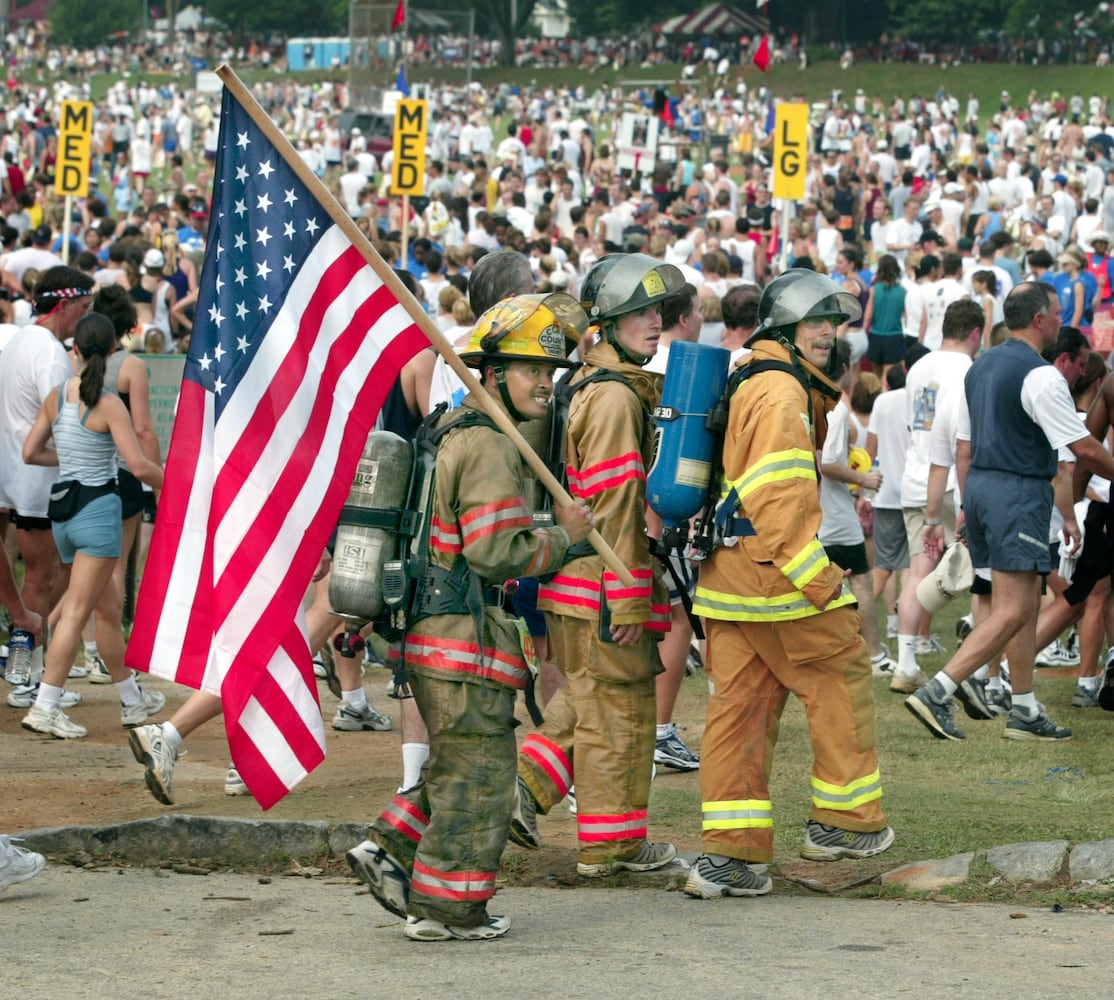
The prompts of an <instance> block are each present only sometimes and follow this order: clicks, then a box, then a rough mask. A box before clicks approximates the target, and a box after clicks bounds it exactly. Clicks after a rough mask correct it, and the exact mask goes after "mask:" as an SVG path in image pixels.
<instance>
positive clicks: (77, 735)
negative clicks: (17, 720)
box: [22, 705, 89, 740]
mask: <svg viewBox="0 0 1114 1000" xmlns="http://www.w3.org/2000/svg"><path fill="white" fill-rule="evenodd" d="M22 725H23V728H24V729H30V730H31V731H32V732H35V733H45V734H46V735H47V736H53V737H54V738H55V739H59V740H79V739H81V738H82V737H83V736H88V735H89V730H88V729H86V728H85V727H84V726H79V725H78V724H77V723H76V722H74V721H73V720H72V719H70V717H69V716H68V715H66V713H65V712H63V711H62V709H61V708H55V709H52V710H51V711H49V712H48V711H47V710H46V709H45V708H37V707H36V706H34V705H32V706H31V711H29V712H28V713H27V714H26V715H25V716H24V717H23V723H22Z"/></svg>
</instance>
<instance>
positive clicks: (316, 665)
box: [313, 653, 329, 680]
mask: <svg viewBox="0 0 1114 1000" xmlns="http://www.w3.org/2000/svg"><path fill="white" fill-rule="evenodd" d="M313 676H314V677H316V678H318V679H319V680H324V679H325V678H326V677H328V676H329V675H328V674H327V673H326V672H325V661H324V660H323V659H321V654H320V653H318V654H317V655H316V656H315V657H314V658H313Z"/></svg>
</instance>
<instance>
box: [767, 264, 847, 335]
mask: <svg viewBox="0 0 1114 1000" xmlns="http://www.w3.org/2000/svg"><path fill="white" fill-rule="evenodd" d="M862 314H863V307H862V305H861V304H860V302H859V300H858V297H857V296H855V295H852V294H851V293H850V292H848V291H844V289H842V288H841V287H840V286H839V285H837V284H836V283H835V282H834V281H832V279H831V278H829V277H828V276H827V275H826V274H818V273H817V272H816V271H810V270H808V269H807V268H803V267H795V268H791V269H790V270H788V271H786V272H785V273H784V274H782V275H779V276H778V277H776V278H774V280H773V281H771V282H770V283H769V284H768V285H767V286H766V289H765V291H763V293H762V298H761V300H760V301H759V303H758V327H757V328H756V329H755V331H754V333H753V334H752V335H751V338H750V339H751V340H758V339H760V338H762V337H770V336H774V335H775V334H776V333H777V332H778V331H781V332H782V334H783V335H784V336H785V337H786V338H787V339H789V340H790V341H791V340H792V339H793V333H794V332H795V330H796V326H797V324H798V323H800V322H801V320H805V319H825V318H827V319H831V321H832V322H833V323H835V324H836V326H839V325H840V324H842V323H847V322H849V321H851V320H856V319H859V317H861V316H862Z"/></svg>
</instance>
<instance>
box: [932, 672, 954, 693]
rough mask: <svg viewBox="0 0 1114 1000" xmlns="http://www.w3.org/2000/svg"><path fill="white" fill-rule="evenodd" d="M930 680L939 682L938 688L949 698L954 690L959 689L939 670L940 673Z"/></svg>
mask: <svg viewBox="0 0 1114 1000" xmlns="http://www.w3.org/2000/svg"><path fill="white" fill-rule="evenodd" d="M932 679H933V680H934V681H939V682H940V686H941V687H943V689H944V694H946V695H947V696H948V697H949V698H950V697H951V696H952V695H953V694H955V692H956V689H957V688H958V687H959V685H958V684H956V682H955V681H953V680H952V679H951V678H950V677H949V676H948V675H947V674H946V673H944V671H943V670H941V671H940V673H938V674H937V675H936V676H935V677H933V678H932Z"/></svg>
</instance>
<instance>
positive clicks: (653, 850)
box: [576, 840, 677, 878]
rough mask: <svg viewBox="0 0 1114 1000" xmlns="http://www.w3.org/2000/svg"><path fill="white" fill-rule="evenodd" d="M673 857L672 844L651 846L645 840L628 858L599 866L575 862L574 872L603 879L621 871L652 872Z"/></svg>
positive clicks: (675, 849) (662, 866)
mask: <svg viewBox="0 0 1114 1000" xmlns="http://www.w3.org/2000/svg"><path fill="white" fill-rule="evenodd" d="M675 857H677V848H676V847H674V846H673V845H672V844H653V843H651V842H650V841H648V840H646V841H643V842H642V846H641V847H640V848H639V849H638V853H637V854H633V855H631V857H629V858H622V859H616V860H614V861H603V862H600V863H599V864H584V863H583V862H577V865H576V872H577V874H578V875H583V876H584V877H585V878H604V877H605V876H607V875H615V874H617V873H618V872H621V871H627V872H652V871H654V870H655V869H656V868H664V867H665V866H666V865H667V864H669V863H670V862H671V861H672V860H673V859H674V858H675Z"/></svg>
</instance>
